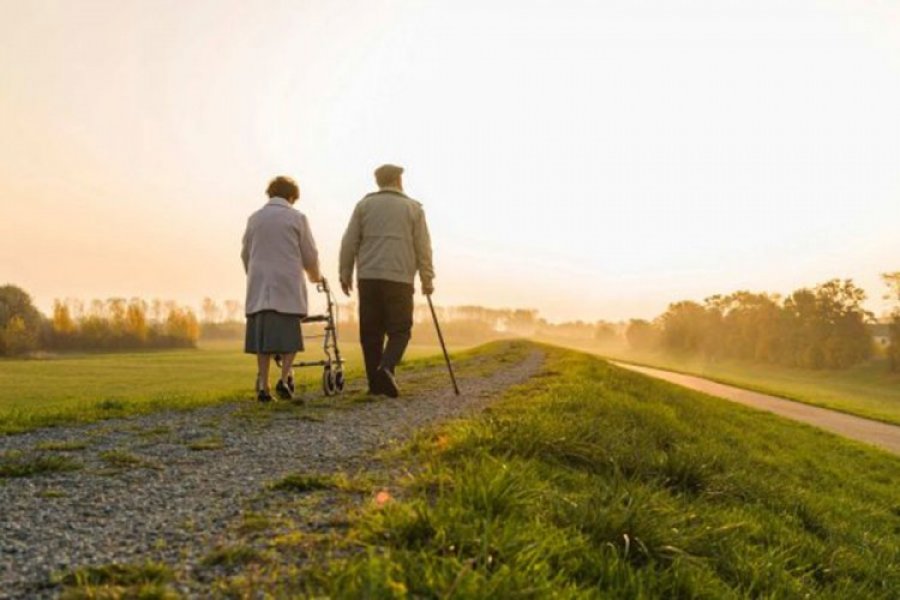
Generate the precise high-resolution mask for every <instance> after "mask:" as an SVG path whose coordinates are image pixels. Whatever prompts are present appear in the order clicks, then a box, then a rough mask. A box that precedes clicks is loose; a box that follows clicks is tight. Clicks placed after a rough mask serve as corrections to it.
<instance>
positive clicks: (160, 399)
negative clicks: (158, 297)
mask: <svg viewBox="0 0 900 600" xmlns="http://www.w3.org/2000/svg"><path fill="white" fill-rule="evenodd" d="M342 350H343V352H344V355H345V357H346V360H347V365H346V371H347V376H348V378H349V379H351V380H352V379H356V378H359V377H361V376H362V359H361V353H360V351H359V348H358V346H356V345H345V347H343V348H342ZM437 352H439V349H437V348H434V347H430V346H411V347H410V349H409V351H408V352H407V355H406V358H407V360H415V359H417V358H422V357H428V356H432V355H434V354H435V353H437ZM320 354H321V350H320V349H318V348H317V347H316V346H315V345H314V344H310V348H309V350H308V351H307V352H306V357H307V358H318V357H319V355H320ZM255 374H256V366H255V359H254V358H253V357H252V356H249V355H247V354H244V353H243V352H242V346H241V344H240V343H239V342H216V343H211V344H206V345H202V346H201V347H200V348H199V349H196V350H169V351H152V352H131V353H122V354H81V355H61V356H58V357H55V358H50V359H44V360H0V434H2V433H16V432H21V431H27V430H29V429H35V428H38V427H47V426H54V425H61V424H66V423H74V422H91V421H98V420H102V419H107V418H114V417H123V416H129V415H135V414H145V413H149V412H154V411H158V410H164V409H175V410H179V409H190V408H196V407H200V406H205V405H210V404H217V403H220V402H229V401H239V400H250V399H252V398H251V397H252V395H253V382H254V378H255ZM321 374H322V372H321V369H318V368H309V369H297V370H296V376H297V379H298V385H299V386H300V388H301V391H302V390H307V391H310V392H312V393H318V392H319V390H320V385H321ZM272 380H273V381H274V380H275V369H274V365H273V374H272ZM353 385H357V384H356V383H354V384H353Z"/></svg>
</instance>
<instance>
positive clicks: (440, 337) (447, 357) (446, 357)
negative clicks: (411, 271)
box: [425, 294, 459, 396]
mask: <svg viewBox="0 0 900 600" xmlns="http://www.w3.org/2000/svg"><path fill="white" fill-rule="evenodd" d="M425 297H426V298H428V308H430V309H431V318H432V319H434V328H435V329H437V334H438V340H440V342H441V350H443V351H444V360H445V361H446V362H447V371H448V372H449V373H450V381H452V382H453V391H454V392H456V395H457V396H459V386H458V385H456V375H454V374H453V365H451V364H450V355H449V354H447V345H446V344H444V335H443V334H442V333H441V325H440V323H438V319H437V313H435V312H434V304H432V303H431V294H426V295H425Z"/></svg>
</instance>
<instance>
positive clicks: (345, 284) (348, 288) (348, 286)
mask: <svg viewBox="0 0 900 600" xmlns="http://www.w3.org/2000/svg"><path fill="white" fill-rule="evenodd" d="M341 289H342V290H344V295H345V296H349V295H350V292H352V291H353V283H352V282H350V281H342V282H341Z"/></svg>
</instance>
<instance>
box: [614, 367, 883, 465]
mask: <svg viewBox="0 0 900 600" xmlns="http://www.w3.org/2000/svg"><path fill="white" fill-rule="evenodd" d="M610 362H611V363H612V364H614V365H616V366H617V367H622V368H623V369H629V370H631V371H635V372H637V373H642V374H644V375H649V376H651V377H655V378H657V379H662V380H664V381H668V382H670V383H674V384H676V385H680V386H682V387H686V388H689V389H692V390H696V391H698V392H703V393H704V394H709V395H710V396H717V397H719V398H724V399H726V400H731V401H732V402H737V403H739V404H743V405H745V406H750V407H752V408H757V409H761V410H767V411H769V412H773V413H775V414H778V415H781V416H783V417H787V418H789V419H793V420H795V421H801V422H803V423H808V424H810V425H814V426H816V427H819V428H821V429H825V430H827V431H831V432H833V433H836V434H838V435H842V436H844V437H847V438H850V439H853V440H857V441H860V442H865V443H867V444H872V445H873V446H878V447H879V448H882V449H884V450H887V451H888V452H892V453H893V454H900V427H898V426H896V425H890V424H888V423H882V422H880V421H873V420H871V419H864V418H862V417H855V416H853V415H849V414H847V413H842V412H838V411H834V410H829V409H827V408H819V407H818V406H811V405H809V404H803V403H801V402H795V401H793V400H786V399H784V398H778V397H777V396H770V395H768V394H761V393H759V392H752V391H750V390H745V389H742V388H738V387H734V386H730V385H725V384H722V383H716V382H715V381H710V380H709V379H703V378H702V377H695V376H693V375H684V374H682V373H675V372H672V371H664V370H662V369H654V368H651V367H643V366H638V365H631V364H627V363H620V362H615V361H610Z"/></svg>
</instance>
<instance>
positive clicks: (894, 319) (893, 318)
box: [881, 271, 900, 371]
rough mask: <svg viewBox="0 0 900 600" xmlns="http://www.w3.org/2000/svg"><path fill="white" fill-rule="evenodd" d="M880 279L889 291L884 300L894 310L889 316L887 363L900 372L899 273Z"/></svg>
mask: <svg viewBox="0 0 900 600" xmlns="http://www.w3.org/2000/svg"><path fill="white" fill-rule="evenodd" d="M881 277H882V279H884V283H885V285H887V287H888V290H889V291H888V293H887V294H886V295H885V297H884V299H885V300H891V301H893V303H894V308H893V310H892V311H891V315H890V329H889V333H890V346H888V349H887V355H888V362H889V363H890V365H891V370H892V371H900V271H895V272H893V273H885V274H884V275H882V276H881Z"/></svg>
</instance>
